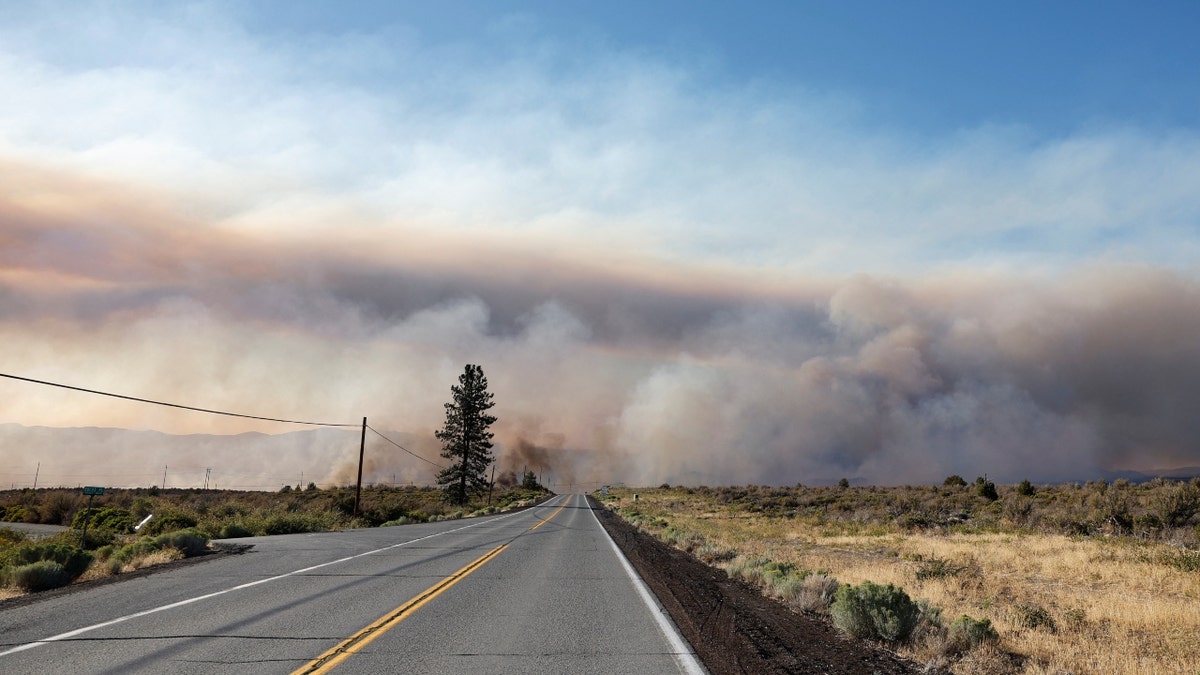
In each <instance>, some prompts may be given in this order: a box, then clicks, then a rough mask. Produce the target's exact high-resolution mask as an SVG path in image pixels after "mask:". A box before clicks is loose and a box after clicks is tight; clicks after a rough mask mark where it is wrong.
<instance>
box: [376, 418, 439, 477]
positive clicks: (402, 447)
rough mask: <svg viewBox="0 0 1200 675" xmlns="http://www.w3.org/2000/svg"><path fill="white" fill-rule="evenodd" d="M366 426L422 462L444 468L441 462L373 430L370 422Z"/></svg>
mask: <svg viewBox="0 0 1200 675" xmlns="http://www.w3.org/2000/svg"><path fill="white" fill-rule="evenodd" d="M367 428H368V429H370V430H371V431H374V432H375V434H376V435H377V436H379V437H380V438H382V439H383V440H385V441H387V442H388V443H391V444H392V445H394V446H396V447H397V448H400V449H401V450H403V451H405V452H407V453H408V454H410V455H412V456H413V457H416V458H417V459H419V460H421V461H422V462H428V463H429V464H432V465H434V466H436V467H437V468H439V469H444V468H446V467H444V466H442V465H441V464H438V463H437V462H435V461H433V460H431V459H425V458H424V457H422V456H420V455H418V454H417V453H415V452H413V451H412V450H409V449H408V448H406V447H404V446H403V445H400V444H399V443H397V442H396V441H393V440H392V439H390V438H388V437H387V436H384V435H383V434H381V433H379V432H378V431H376V430H375V428H374V427H372V426H371V425H370V424H368V425H367Z"/></svg>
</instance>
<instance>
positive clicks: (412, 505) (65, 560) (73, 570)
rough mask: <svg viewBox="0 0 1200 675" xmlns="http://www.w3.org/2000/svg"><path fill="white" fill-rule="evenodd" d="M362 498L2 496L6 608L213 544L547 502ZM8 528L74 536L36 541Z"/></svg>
mask: <svg viewBox="0 0 1200 675" xmlns="http://www.w3.org/2000/svg"><path fill="white" fill-rule="evenodd" d="M354 493H355V491H354V489H353V488H345V487H343V488H331V489H319V488H317V486H316V485H310V486H309V487H308V488H307V489H304V490H300V489H292V488H290V487H288V488H285V489H283V490H281V491H279V492H246V491H233V490H182V489H171V490H160V489H158V488H141V489H109V490H106V491H105V493H104V495H102V496H100V497H96V498H94V500H93V503H92V504H91V509H90V510H88V509H87V508H86V506H87V504H88V498H87V497H84V496H82V494H81V491H80V490H78V489H68V488H48V489H47V488H43V489H38V490H33V489H22V490H4V491H0V521H4V522H0V600H2V599H5V598H10V597H16V596H19V595H24V594H26V593H31V592H32V593H35V592H39V591H43V590H50V589H53V588H58V587H61V586H65V585H68V584H71V583H74V582H76V581H87V580H90V579H96V578H99V577H107V576H114V575H120V574H127V573H129V572H133V571H136V570H139V569H142V568H144V567H149V566H153V565H156V564H161V563H168V562H173V561H175V560H178V559H180V558H185V557H193V556H197V555H202V554H204V553H206V552H208V551H209V541H210V540H212V539H236V538H240V537H253V536H262V535H274V534H293V533H299V532H328V531H332V530H342V529H349V528H359V527H380V526H390V525H403V524H406V523H414V522H427V521H435V520H453V519H458V518H466V517H470V516H474V515H484V514H490V513H498V512H501V511H507V510H510V509H513V508H519V507H522V506H528V505H530V504H533V503H535V502H536V501H538V500H540V499H542V498H544V497H545V496H546V495H547V494H548V493H547V492H545V491H544V490H541V489H540V488H538V489H522V488H519V487H510V488H503V489H498V490H496V492H495V494H494V495H493V497H492V499H491V500H485V499H479V500H476V501H474V502H472V503H470V504H468V505H466V506H451V505H450V504H448V503H446V501H445V500H444V499H443V495H442V492H441V491H440V490H437V489H436V488H429V487H368V488H364V489H363V490H362V494H361V500H360V502H359V505H358V511H357V514H356V512H355V509H354V499H355V494H354ZM489 502H490V503H489ZM147 516H152V517H151V518H150V519H149V520H145V522H144V524H143V525H142V527H140V528H137V529H136V530H135V526H136V525H137V524H138V523H142V522H143V520H144V519H145V518H146V517H147ZM85 521H86V523H87V528H86V532H87V534H86V541H84V537H83V535H84V523H85ZM5 522H10V523H29V524H41V525H59V526H69V527H70V528H71V529H69V530H64V531H62V532H60V533H59V534H55V535H53V536H50V537H44V538H41V539H35V538H32V537H30V536H28V535H26V534H23V533H21V532H18V531H14V530H12V529H8V528H4V524H5Z"/></svg>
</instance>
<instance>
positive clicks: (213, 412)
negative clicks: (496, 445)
mask: <svg viewBox="0 0 1200 675" xmlns="http://www.w3.org/2000/svg"><path fill="white" fill-rule="evenodd" d="M0 377H7V378H8V379H10V380H21V381H22V382H32V383H34V384H42V385H46V386H48V387H59V388H61V389H70V390H72V391H82V392H85V393H88V394H98V395H100V396H109V397H112V398H120V399H124V400H126V401H137V402H138V403H151V404H153V405H161V406H166V407H168V408H179V409H182V410H193V411H195V412H202V413H208V414H210V415H225V416H226V417H240V418H242V419H248V420H261V421H264V422H281V423H283V424H302V425H306V426H313V427H357V426H358V425H359V423H358V422H350V423H345V424H342V423H333V422H305V421H300V420H288V419H279V418H276V417H260V416H258V415H244V414H242V413H234V412H225V411H223V410H211V409H209V408H197V407H195V406H190V405H181V404H178V403H167V402H165V401H155V400H153V399H149V398H138V397H137V396H125V395H124V394H114V393H112V392H107V391H99V390H97V389H85V388H84V387H75V386H71V385H69V384H60V383H58V382H47V381H45V380H35V379H33V378H31V377H20V376H18V375H9V374H7V373H0ZM376 433H379V432H376ZM427 461H428V460H427Z"/></svg>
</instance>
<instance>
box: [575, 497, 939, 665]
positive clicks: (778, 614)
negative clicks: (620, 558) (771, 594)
mask: <svg viewBox="0 0 1200 675" xmlns="http://www.w3.org/2000/svg"><path fill="white" fill-rule="evenodd" d="M589 499H591V498H590V497H589ZM591 503H592V505H593V506H599V505H598V503H597V502H596V501H595V500H591ZM596 515H597V516H599V518H600V522H601V524H603V525H604V529H605V530H607V531H608V533H609V535H610V536H611V537H612V538H613V540H614V541H615V542H616V543H617V546H618V547H620V549H621V551H622V552H623V553H624V554H625V557H626V558H628V559H629V562H630V563H631V564H632V565H633V567H634V569H636V570H637V572H638V574H640V575H641V577H642V579H643V580H644V581H645V582H646V585H647V586H649V587H650V590H651V591H653V592H654V594H655V595H656V596H658V600H659V602H661V603H662V605H663V607H665V608H666V610H667V612H669V613H670V615H671V619H672V620H674V622H675V625H677V626H678V627H679V630H680V632H681V633H682V634H683V637H684V638H686V639H687V641H688V642H689V643H691V645H692V647H693V648H695V650H696V654H697V655H698V656H699V657H700V659H701V660H702V661H703V662H704V665H705V666H706V667H707V668H708V670H709V672H711V673H713V674H714V675H721V674H723V673H799V674H807V673H813V674H816V673H822V674H825V673H828V674H835V673H838V674H840V673H845V674H848V675H849V674H858V673H878V674H880V675H892V674H900V673H919V672H922V670H921V668H920V667H919V666H917V665H916V664H913V663H911V662H909V661H906V660H904V659H902V658H900V657H899V656H897V655H896V654H894V653H892V652H889V651H887V650H885V649H881V648H877V647H874V646H873V645H870V644H864V643H862V642H857V641H852V640H849V639H847V638H845V637H843V636H842V635H841V634H840V633H839V632H838V631H837V630H836V629H835V628H834V627H833V626H832V625H830V624H829V623H828V622H825V621H822V620H821V619H818V618H815V617H810V616H806V615H803V614H797V613H796V612H793V611H791V610H789V609H787V608H786V607H784V606H783V605H781V604H779V603H778V602H775V601H773V600H770V599H769V598H766V597H763V595H762V594H761V593H760V592H759V591H758V590H757V589H754V588H751V587H750V586H748V585H746V584H744V583H742V582H740V581H734V580H732V579H730V578H729V577H728V575H726V574H725V572H724V571H722V570H719V569H715V568H712V567H709V566H708V565H705V564H704V563H702V562H700V561H699V560H696V559H695V558H694V557H692V556H691V555H688V554H687V553H684V552H683V551H679V550H677V549H675V548H672V547H671V546H669V545H667V544H665V543H663V542H661V541H659V540H658V539H656V538H655V537H653V536H651V535H648V534H645V533H644V532H641V531H639V530H637V529H636V528H635V527H633V526H632V525H629V524H628V523H626V522H625V521H624V520H621V519H620V518H619V517H617V516H616V515H614V514H613V513H612V512H610V511H609V510H608V509H605V508H603V507H602V506H600V507H599V508H597V509H596Z"/></svg>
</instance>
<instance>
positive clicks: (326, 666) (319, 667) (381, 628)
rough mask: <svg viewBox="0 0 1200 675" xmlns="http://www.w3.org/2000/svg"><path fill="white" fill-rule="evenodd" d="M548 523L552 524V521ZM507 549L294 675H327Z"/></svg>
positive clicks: (480, 560)
mask: <svg viewBox="0 0 1200 675" xmlns="http://www.w3.org/2000/svg"><path fill="white" fill-rule="evenodd" d="M560 510H561V509H560ZM553 517H554V516H550V518H553ZM546 520H549V518H547V519H546ZM543 522H545V521H543ZM506 548H508V544H501V545H500V546H497V547H496V548H494V549H492V550H490V551H488V552H487V553H485V554H484V555H483V556H481V557H479V558H477V559H476V560H475V561H474V562H472V563H471V564H469V565H467V566H466V567H464V568H462V569H460V570H459V571H457V572H455V573H454V574H451V575H450V576H448V577H446V578H445V579H442V580H441V581H439V582H437V583H436V584H434V585H433V586H430V587H429V588H427V589H425V591H424V592H423V593H421V594H420V595H418V596H417V597H415V598H413V599H412V600H409V601H408V602H406V603H404V604H403V605H401V606H400V607H398V608H396V610H395V611H394V612H392V613H391V614H388V615H386V616H384V617H383V618H381V619H379V620H378V621H376V622H375V623H372V624H371V625H369V626H367V627H366V628H363V629H362V630H360V631H358V632H357V633H355V634H354V635H351V636H350V637H348V638H346V639H345V640H344V641H342V643H341V644H339V645H338V646H336V647H334V648H333V649H330V650H329V651H327V652H325V653H324V654H321V655H320V656H318V657H317V658H316V659H313V660H312V661H309V662H308V663H306V664H304V665H303V666H301V667H300V668H299V669H297V670H295V671H293V672H292V675H302V674H305V675H315V674H316V673H328V672H329V671H331V670H333V669H334V668H335V667H337V665H338V664H340V663H341V662H342V661H345V660H346V659H348V658H350V655H351V654H355V653H357V652H358V651H359V650H361V649H362V648H363V647H366V646H367V645H369V644H371V642H372V641H374V640H375V638H377V637H379V636H380V635H383V634H384V633H386V632H387V631H388V630H390V629H391V628H392V627H394V626H395V625H396V624H398V623H400V622H401V621H403V620H405V619H407V618H408V617H409V616H410V615H411V614H412V613H413V612H415V611H417V610H418V609H420V608H421V607H424V606H425V603H427V602H429V601H430V600H433V599H434V598H436V597H437V596H438V595H441V593H442V592H443V591H445V590H446V589H448V588H450V587H451V586H453V585H454V584H457V583H458V582H459V581H462V580H463V579H464V578H465V577H466V576H467V575H468V574H470V573H472V572H474V571H475V570H477V569H479V568H480V567H483V566H484V565H485V564H487V562H488V561H490V560H491V559H492V558H495V557H496V556H498V555H500V553H501V551H503V550H504V549H506Z"/></svg>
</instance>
